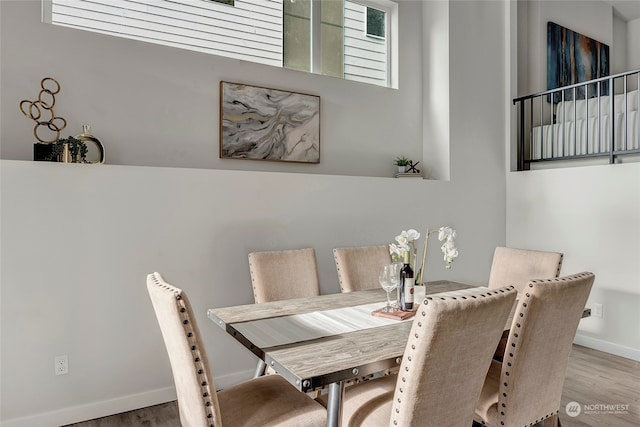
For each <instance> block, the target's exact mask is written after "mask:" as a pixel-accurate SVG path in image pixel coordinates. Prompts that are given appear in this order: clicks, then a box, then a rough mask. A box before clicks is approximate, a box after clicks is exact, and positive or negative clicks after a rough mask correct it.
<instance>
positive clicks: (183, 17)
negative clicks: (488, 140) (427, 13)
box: [42, 0, 398, 87]
mask: <svg viewBox="0 0 640 427" xmlns="http://www.w3.org/2000/svg"><path fill="white" fill-rule="evenodd" d="M42 4H43V17H44V18H43V19H44V21H45V22H48V23H50V24H54V25H62V26H67V27H73V28H77V29H81V30H85V31H94V32H99V33H104V34H110V35H113V36H117V37H124V38H129V39H135V40H141V41H145V42H149V43H157V44H163V45H167V46H173V47H176V48H181V49H189V50H195V51H199V52H206V53H210V54H214V55H220V56H226V57H230V58H236V59H242V60H246V61H253V62H258V63H262V64H268V65H273V66H276V67H285V68H290V69H295V70H300V71H306V72H312V73H318V74H325V75H329V76H334V77H339V78H343V79H346V80H355V81H360V82H364V83H371V84H375V85H380V86H391V87H397V77H396V75H395V74H396V73H394V72H392V70H394V66H393V65H394V64H397V63H396V60H395V56H396V55H395V52H394V49H393V47H392V45H391V43H390V40H391V39H392V37H394V36H393V35H394V34H396V33H397V29H395V28H394V25H395V26H397V18H396V19H395V21H394V20H393V19H391V17H393V16H397V7H398V5H397V3H395V2H392V1H390V0H259V1H257V0H181V1H178V0H119V1H118V2H115V1H112V0H74V1H68V0H42ZM230 6H231V7H230ZM394 22H396V24H394ZM395 43H396V45H397V41H396V42H395ZM394 46H395V45H394ZM395 68H397V65H395Z"/></svg>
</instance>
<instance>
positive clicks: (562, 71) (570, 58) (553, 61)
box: [547, 22, 609, 103]
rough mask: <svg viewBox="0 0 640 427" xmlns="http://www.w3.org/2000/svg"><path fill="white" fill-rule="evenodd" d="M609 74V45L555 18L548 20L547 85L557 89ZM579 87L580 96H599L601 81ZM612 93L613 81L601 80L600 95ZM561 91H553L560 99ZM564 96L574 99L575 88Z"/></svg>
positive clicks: (556, 100) (557, 99)
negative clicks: (563, 24) (576, 30)
mask: <svg viewBox="0 0 640 427" xmlns="http://www.w3.org/2000/svg"><path fill="white" fill-rule="evenodd" d="M608 75H609V46H607V45H606V44H604V43H601V42H599V41H597V40H594V39H591V38H589V37H587V36H583V35H582V34H578V33H576V32H575V31H571V30H569V29H567V28H565V27H562V26H560V25H558V24H555V23H553V22H548V23H547V89H556V88H559V87H562V86H568V85H572V84H575V83H582V82H586V81H588V80H592V79H597V78H600V77H605V76H608ZM586 90H588V93H587V94H585V87H584V86H583V87H580V88H578V89H577V90H576V97H577V98H578V99H580V98H582V99H584V98H585V95H586V96H587V97H594V96H597V94H598V92H597V85H596V84H592V85H589V86H588V87H587V89H586ZM608 94H609V83H608V82H606V81H605V82H602V83H600V95H608ZM561 96H562V95H561V92H556V93H554V94H553V98H554V99H553V102H554V103H558V102H560V101H561V100H562V99H561ZM564 99H565V100H566V101H570V100H572V99H573V90H566V91H564Z"/></svg>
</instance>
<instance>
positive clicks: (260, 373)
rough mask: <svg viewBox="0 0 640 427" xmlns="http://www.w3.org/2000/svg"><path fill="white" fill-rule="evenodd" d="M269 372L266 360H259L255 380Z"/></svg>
mask: <svg viewBox="0 0 640 427" xmlns="http://www.w3.org/2000/svg"><path fill="white" fill-rule="evenodd" d="M266 370H267V364H266V363H264V360H262V359H260V360H258V366H256V373H255V374H253V378H258V377H261V376H263V375H264V373H265V372H266Z"/></svg>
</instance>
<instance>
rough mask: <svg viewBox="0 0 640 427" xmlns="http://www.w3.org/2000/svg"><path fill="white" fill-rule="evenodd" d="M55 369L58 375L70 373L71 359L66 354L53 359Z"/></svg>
mask: <svg viewBox="0 0 640 427" xmlns="http://www.w3.org/2000/svg"><path fill="white" fill-rule="evenodd" d="M53 368H54V372H55V374H56V375H66V374H68V373H69V357H68V356H67V355H66V354H63V355H62V356H56V357H54V358H53Z"/></svg>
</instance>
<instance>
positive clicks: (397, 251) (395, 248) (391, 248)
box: [389, 243, 403, 256]
mask: <svg viewBox="0 0 640 427" xmlns="http://www.w3.org/2000/svg"><path fill="white" fill-rule="evenodd" d="M402 252H403V249H402V248H400V246H398V245H396V244H395V243H391V244H390V245H389V255H394V254H395V255H398V256H402Z"/></svg>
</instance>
